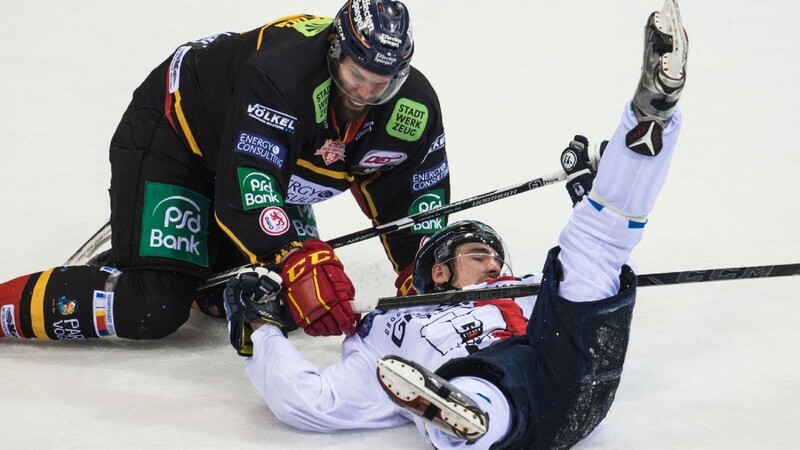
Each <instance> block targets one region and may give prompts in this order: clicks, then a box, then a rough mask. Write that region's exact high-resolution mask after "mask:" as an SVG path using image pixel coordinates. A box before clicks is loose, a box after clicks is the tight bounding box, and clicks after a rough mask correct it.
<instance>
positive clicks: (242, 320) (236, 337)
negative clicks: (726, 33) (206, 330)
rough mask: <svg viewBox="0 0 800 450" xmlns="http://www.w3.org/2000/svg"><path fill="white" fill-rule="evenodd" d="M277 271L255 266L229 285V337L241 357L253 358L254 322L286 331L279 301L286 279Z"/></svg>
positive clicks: (230, 281) (226, 286)
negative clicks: (282, 285)
mask: <svg viewBox="0 0 800 450" xmlns="http://www.w3.org/2000/svg"><path fill="white" fill-rule="evenodd" d="M273 269H275V270H277V269H278V268H277V267H273ZM275 270H270V269H267V268H263V267H255V268H254V269H253V272H245V273H241V274H239V276H237V277H234V278H231V279H230V280H228V283H227V284H226V285H225V293H224V297H225V302H224V305H225V316H226V317H227V319H228V337H229V338H230V340H231V345H232V346H233V348H235V349H236V352H237V353H238V354H239V355H241V356H253V342H252V341H251V340H250V335H251V334H252V333H253V329H252V328H251V327H250V324H251V323H261V322H266V323H270V324H272V325H275V326H277V327H278V328H281V329H283V328H284V320H283V314H282V313H283V310H282V306H281V301H280V299H279V298H278V292H279V291H280V290H281V283H282V280H281V276H280V275H278V273H277V272H276V271H275Z"/></svg>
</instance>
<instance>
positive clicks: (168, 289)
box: [114, 270, 198, 340]
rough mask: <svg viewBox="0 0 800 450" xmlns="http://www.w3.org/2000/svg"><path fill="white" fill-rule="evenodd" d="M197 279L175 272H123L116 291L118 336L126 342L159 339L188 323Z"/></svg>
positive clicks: (115, 309)
mask: <svg viewBox="0 0 800 450" xmlns="http://www.w3.org/2000/svg"><path fill="white" fill-rule="evenodd" d="M197 283H198V279H197V278H194V277H190V276H188V275H182V274H178V273H175V272H162V271H156V270H132V271H127V272H123V273H122V275H121V276H120V277H119V280H118V282H117V287H116V289H114V317H115V322H116V329H117V335H118V336H119V337H122V338H127V339H137V340H138V339H160V338H163V337H165V336H168V335H170V334H172V333H174V332H175V331H176V330H177V329H178V328H180V326H181V325H183V324H184V323H186V321H187V320H188V319H189V310H190V309H191V306H192V299H193V297H194V293H195V289H196V288H197Z"/></svg>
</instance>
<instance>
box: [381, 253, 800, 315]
mask: <svg viewBox="0 0 800 450" xmlns="http://www.w3.org/2000/svg"><path fill="white" fill-rule="evenodd" d="M792 275H800V264H778V265H773V266H746V267H729V268H725V269H703V270H685V271H682V272H662V273H650V274H644V275H639V276H638V277H637V281H638V283H639V286H640V287H641V286H666V285H670V284H684V283H701V282H706V281H726V280H744V279H750V278H773V277H784V276H792ZM538 293H539V285H538V284H527V285H520V286H511V287H500V288H486V289H471V290H464V291H447V292H434V293H431V294H420V295H413V296H410V297H384V298H381V299H378V304H377V306H376V307H375V309H378V310H387V309H397V308H408V307H412V306H430V305H438V304H441V303H460V302H464V301H475V300H489V299H496V298H515V297H525V296H528V295H537V294H538Z"/></svg>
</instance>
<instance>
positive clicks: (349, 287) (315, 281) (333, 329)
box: [281, 239, 360, 336]
mask: <svg viewBox="0 0 800 450" xmlns="http://www.w3.org/2000/svg"><path fill="white" fill-rule="evenodd" d="M281 276H282V277H283V281H284V288H285V289H284V292H285V296H286V307H287V308H288V309H289V311H290V312H291V313H292V318H293V319H294V321H295V322H297V324H298V325H299V326H300V327H301V328H303V329H304V330H305V332H306V334H308V335H311V336H331V335H340V334H342V333H344V334H346V335H348V336H350V335H352V334H353V333H355V331H356V328H355V325H356V322H358V320H359V318H360V315H356V314H354V313H353V307H352V304H351V302H352V301H353V300H354V299H355V288H354V287H353V283H352V282H351V281H350V278H349V277H348V276H347V274H345V273H344V266H343V265H342V262H341V261H339V258H338V257H337V256H336V254H335V253H334V252H333V249H332V248H331V246H330V245H328V244H326V243H325V242H322V241H320V240H318V239H307V240H306V241H305V242H303V248H301V249H298V250H294V251H293V252H291V253H289V255H288V256H286V257H285V258H284V259H283V261H281Z"/></svg>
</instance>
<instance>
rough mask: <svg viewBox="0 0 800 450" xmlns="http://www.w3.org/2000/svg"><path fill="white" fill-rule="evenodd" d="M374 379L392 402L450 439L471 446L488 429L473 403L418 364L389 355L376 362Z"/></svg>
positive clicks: (483, 413)
mask: <svg viewBox="0 0 800 450" xmlns="http://www.w3.org/2000/svg"><path fill="white" fill-rule="evenodd" d="M377 375H378V382H379V383H380V384H381V386H382V387H383V390H384V391H386V393H387V394H388V395H389V398H390V399H391V400H392V401H393V402H395V403H396V404H398V405H399V406H401V407H403V408H404V409H406V410H408V411H410V412H412V413H414V414H415V415H417V416H420V417H422V418H423V419H425V420H426V422H427V423H430V424H431V425H433V426H435V427H436V428H438V429H440V430H442V431H444V432H445V433H447V434H449V435H451V436H454V437H457V438H460V439H464V440H466V441H467V442H469V443H473V442H475V441H477V440H478V439H480V438H481V437H482V436H483V435H484V434H486V430H488V429H489V416H488V415H487V414H486V413H485V412H483V411H481V409H480V408H479V407H478V405H476V404H475V402H473V401H472V400H471V399H470V398H469V397H467V396H466V395H464V394H463V393H461V391H459V390H458V388H456V387H455V386H453V385H452V384H450V383H449V382H447V381H446V380H445V379H443V378H441V377H439V376H438V375H436V374H434V373H431V372H430V371H428V370H426V369H425V368H423V367H422V366H420V365H419V364H416V363H414V362H411V361H407V360H405V359H403V358H400V357H398V356H392V355H389V356H386V357H384V358H383V359H382V360H380V361H378V370H377Z"/></svg>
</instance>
